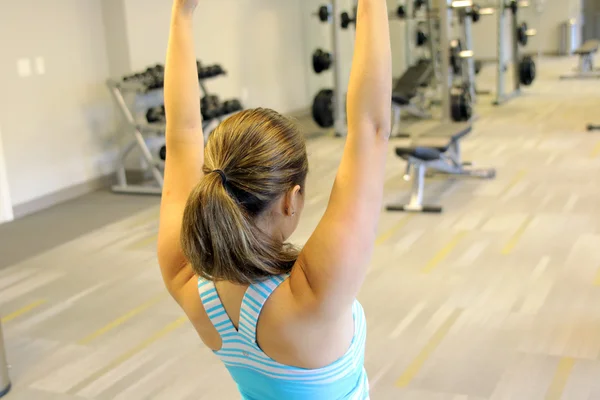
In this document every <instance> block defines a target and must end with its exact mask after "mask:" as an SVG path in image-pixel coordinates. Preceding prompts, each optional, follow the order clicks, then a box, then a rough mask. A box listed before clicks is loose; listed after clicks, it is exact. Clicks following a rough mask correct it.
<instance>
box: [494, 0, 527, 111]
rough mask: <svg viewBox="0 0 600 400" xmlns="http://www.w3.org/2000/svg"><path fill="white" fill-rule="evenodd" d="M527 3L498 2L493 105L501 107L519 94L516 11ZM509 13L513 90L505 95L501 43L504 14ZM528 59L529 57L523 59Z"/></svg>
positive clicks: (519, 67) (519, 62)
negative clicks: (496, 54) (496, 56)
mask: <svg viewBox="0 0 600 400" xmlns="http://www.w3.org/2000/svg"><path fill="white" fill-rule="evenodd" d="M528 6H529V2H528V1H524V0H520V1H517V0H514V1H511V2H510V3H509V2H506V1H505V0H501V1H500V7H499V8H498V65H497V67H498V70H497V89H496V98H495V100H494V103H493V104H494V105H501V104H503V103H505V102H507V101H508V100H510V99H512V98H514V97H517V96H519V95H520V94H521V85H522V84H521V68H522V65H521V64H522V60H521V59H520V56H519V41H518V40H517V29H518V27H519V24H518V16H517V14H518V9H519V8H523V7H528ZM507 11H508V12H510V14H511V17H510V19H511V24H510V26H511V30H512V32H511V37H512V38H513V40H512V57H513V59H512V60H511V61H512V63H513V71H514V72H513V75H514V76H513V82H514V89H513V91H512V92H510V93H505V90H506V84H505V73H506V71H505V62H506V54H505V51H504V46H503V41H504V37H505V35H506V33H505V31H506V12H507ZM524 34H526V35H527V36H534V35H535V34H536V32H535V30H534V29H530V30H529V31H527V32H525V33H524ZM525 58H529V57H525ZM533 70H534V74H535V64H534V66H533Z"/></svg>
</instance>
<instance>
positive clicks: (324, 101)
mask: <svg viewBox="0 0 600 400" xmlns="http://www.w3.org/2000/svg"><path fill="white" fill-rule="evenodd" d="M333 97H334V93H333V90H331V89H323V90H321V91H320V92H319V93H318V94H317V95H316V96H315V99H314V101H313V106H312V116H313V119H314V120H315V122H316V123H317V125H319V126H320V127H321V128H331V127H333V126H334V123H335V119H334V109H333V101H334V99H333Z"/></svg>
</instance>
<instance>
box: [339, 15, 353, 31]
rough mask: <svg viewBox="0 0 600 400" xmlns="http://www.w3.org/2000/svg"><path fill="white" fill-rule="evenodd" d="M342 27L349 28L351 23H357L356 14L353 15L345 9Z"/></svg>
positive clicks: (342, 16)
mask: <svg viewBox="0 0 600 400" xmlns="http://www.w3.org/2000/svg"><path fill="white" fill-rule="evenodd" d="M341 21H342V22H341V27H342V29H348V27H349V26H350V25H351V24H356V15H354V17H351V16H350V14H348V13H347V12H346V11H344V12H343V13H342V15H341Z"/></svg>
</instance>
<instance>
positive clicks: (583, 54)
mask: <svg viewBox="0 0 600 400" xmlns="http://www.w3.org/2000/svg"><path fill="white" fill-rule="evenodd" d="M599 46H600V40H596V39H592V40H588V41H586V42H585V43H584V44H583V45H582V46H581V47H580V48H578V49H577V50H575V54H577V55H578V56H579V65H578V66H577V68H576V69H575V73H572V74H568V75H562V76H561V77H560V79H597V78H600V71H598V70H597V69H594V56H595V55H596V53H597V52H598V47H599Z"/></svg>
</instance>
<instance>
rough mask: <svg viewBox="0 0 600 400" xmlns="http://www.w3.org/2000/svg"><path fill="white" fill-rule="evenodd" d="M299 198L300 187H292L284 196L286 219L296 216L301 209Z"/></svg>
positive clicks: (300, 194)
mask: <svg viewBox="0 0 600 400" xmlns="http://www.w3.org/2000/svg"><path fill="white" fill-rule="evenodd" d="M301 196H302V187H300V185H296V186H294V187H293V188H292V189H290V190H289V191H288V192H287V194H286V196H285V215H287V216H288V217H290V216H292V215H296V213H297V212H298V211H299V209H300V207H301V204H300V202H301V200H302V199H301Z"/></svg>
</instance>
